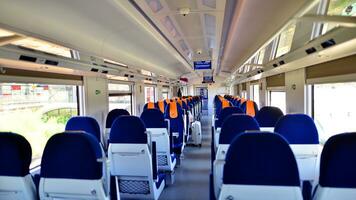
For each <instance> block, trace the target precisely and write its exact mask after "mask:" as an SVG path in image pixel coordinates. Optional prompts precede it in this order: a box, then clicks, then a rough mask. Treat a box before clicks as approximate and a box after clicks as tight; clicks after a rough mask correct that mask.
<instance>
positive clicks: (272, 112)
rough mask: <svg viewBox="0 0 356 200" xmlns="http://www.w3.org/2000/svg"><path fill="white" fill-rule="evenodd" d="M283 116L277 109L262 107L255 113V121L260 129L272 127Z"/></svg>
mask: <svg viewBox="0 0 356 200" xmlns="http://www.w3.org/2000/svg"><path fill="white" fill-rule="evenodd" d="M283 115H284V114H283V112H282V111H281V109H279V108H277V107H273V106H264V107H262V108H261V109H260V110H259V111H258V112H257V114H256V116H255V119H256V120H257V122H258V124H259V125H260V127H274V126H275V125H276V123H277V121H278V120H279V119H280V118H281V117H283Z"/></svg>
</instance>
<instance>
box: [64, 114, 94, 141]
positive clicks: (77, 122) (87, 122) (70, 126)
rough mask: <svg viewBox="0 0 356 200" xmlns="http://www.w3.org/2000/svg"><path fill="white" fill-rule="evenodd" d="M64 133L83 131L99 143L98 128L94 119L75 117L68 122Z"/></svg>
mask: <svg viewBox="0 0 356 200" xmlns="http://www.w3.org/2000/svg"><path fill="white" fill-rule="evenodd" d="M65 130H66V131H83V132H87V133H89V134H92V135H93V136H94V137H95V138H96V139H97V140H98V141H101V139H100V138H101V137H100V126H99V124H98V122H97V121H96V119H94V118H92V117H87V116H75V117H72V118H70V119H69V120H68V122H67V124H66V127H65Z"/></svg>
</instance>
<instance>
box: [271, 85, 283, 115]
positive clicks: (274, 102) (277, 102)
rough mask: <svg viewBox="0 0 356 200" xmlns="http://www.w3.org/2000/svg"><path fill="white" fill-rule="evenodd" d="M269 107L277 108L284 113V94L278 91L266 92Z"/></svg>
mask: <svg viewBox="0 0 356 200" xmlns="http://www.w3.org/2000/svg"><path fill="white" fill-rule="evenodd" d="M268 98H269V105H270V106H274V107H278V108H279V109H281V110H282V111H283V113H286V92H284V91H280V90H269V91H268Z"/></svg>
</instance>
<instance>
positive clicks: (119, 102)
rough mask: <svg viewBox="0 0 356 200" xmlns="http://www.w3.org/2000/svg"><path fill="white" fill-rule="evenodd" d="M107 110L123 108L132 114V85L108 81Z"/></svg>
mask: <svg viewBox="0 0 356 200" xmlns="http://www.w3.org/2000/svg"><path fill="white" fill-rule="evenodd" d="M108 89H109V110H113V109H115V108H119V109H125V110H127V111H129V112H130V113H131V114H132V86H131V85H128V84H116V83H109V87H108Z"/></svg>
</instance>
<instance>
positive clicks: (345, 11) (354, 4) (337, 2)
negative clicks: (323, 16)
mask: <svg viewBox="0 0 356 200" xmlns="http://www.w3.org/2000/svg"><path fill="white" fill-rule="evenodd" d="M327 14H328V15H341V16H356V0H330V3H329V8H328V12H327ZM337 26H339V24H338V23H324V24H323V31H322V34H324V33H326V32H328V31H329V30H331V29H333V28H335V27H337Z"/></svg>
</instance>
